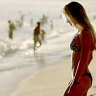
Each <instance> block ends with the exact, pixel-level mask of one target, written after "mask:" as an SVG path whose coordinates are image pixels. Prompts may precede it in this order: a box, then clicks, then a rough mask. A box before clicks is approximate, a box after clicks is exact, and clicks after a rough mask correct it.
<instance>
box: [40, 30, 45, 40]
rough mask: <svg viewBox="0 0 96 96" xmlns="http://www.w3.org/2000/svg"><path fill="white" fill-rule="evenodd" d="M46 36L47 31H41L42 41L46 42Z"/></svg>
mask: <svg viewBox="0 0 96 96" xmlns="http://www.w3.org/2000/svg"><path fill="white" fill-rule="evenodd" d="M45 34H46V33H45V31H44V30H43V29H42V30H41V40H42V41H44V39H45Z"/></svg>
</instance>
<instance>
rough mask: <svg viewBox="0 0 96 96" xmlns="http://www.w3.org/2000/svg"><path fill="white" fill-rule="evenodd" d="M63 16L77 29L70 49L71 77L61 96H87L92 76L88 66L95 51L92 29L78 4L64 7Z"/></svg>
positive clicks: (95, 39) (84, 12) (83, 10)
mask: <svg viewBox="0 0 96 96" xmlns="http://www.w3.org/2000/svg"><path fill="white" fill-rule="evenodd" d="M63 14H64V15H65V17H66V19H67V23H69V24H70V25H71V26H73V27H75V28H76V29H77V34H76V35H75V36H74V38H73V40H72V42H71V44H70V48H71V50H72V51H73V53H72V72H73V76H72V79H71V81H70V82H69V85H68V88H67V89H66V91H65V92H64V95H63V96H87V92H88V90H89V89H90V88H91V86H92V75H91V73H90V70H89V68H88V66H89V65H90V63H91V61H92V59H93V51H94V49H95V41H96V38H95V33H94V28H93V26H92V25H91V23H90V20H89V18H88V16H87V14H86V11H85V9H84V7H83V6H82V5H81V4H80V3H78V2H70V3H68V4H67V5H65V6H64V9H63Z"/></svg>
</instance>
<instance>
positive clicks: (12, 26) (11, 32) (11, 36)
mask: <svg viewBox="0 0 96 96" xmlns="http://www.w3.org/2000/svg"><path fill="white" fill-rule="evenodd" d="M8 23H9V33H8V35H9V38H10V39H13V31H14V30H15V25H14V23H12V22H11V21H10V20H9V21H8Z"/></svg>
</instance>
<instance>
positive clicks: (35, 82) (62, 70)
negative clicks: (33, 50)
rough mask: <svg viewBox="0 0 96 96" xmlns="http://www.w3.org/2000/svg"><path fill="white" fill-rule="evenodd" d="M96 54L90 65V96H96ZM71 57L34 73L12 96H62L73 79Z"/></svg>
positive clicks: (22, 82) (19, 85)
mask: <svg viewBox="0 0 96 96" xmlns="http://www.w3.org/2000/svg"><path fill="white" fill-rule="evenodd" d="M95 57H96V52H94V59H93V60H92V62H91V64H90V66H89V67H90V71H91V73H92V76H93V85H92V87H91V89H90V90H89V92H88V96H96V73H95V72H96V71H95V70H96V69H95V68H96V67H95V63H96V59H95ZM70 64H71V56H67V57H64V58H63V59H62V60H61V61H59V62H57V63H56V64H53V65H50V66H48V67H46V68H43V69H40V70H39V71H37V72H34V73H33V74H32V75H30V76H28V77H27V78H25V79H24V80H22V81H21V82H20V83H19V84H18V85H17V89H16V90H15V91H14V92H13V93H12V94H11V96H62V95H63V93H64V90H65V89H66V87H67V84H68V81H69V80H70V78H71V65H70Z"/></svg>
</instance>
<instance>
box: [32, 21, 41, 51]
mask: <svg viewBox="0 0 96 96" xmlns="http://www.w3.org/2000/svg"><path fill="white" fill-rule="evenodd" d="M33 36H34V38H33V39H34V51H35V50H36V45H37V42H38V43H39V47H40V46H41V40H40V22H37V26H36V27H35V29H34V34H33Z"/></svg>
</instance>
